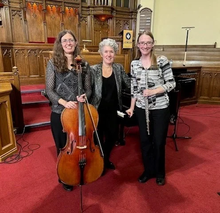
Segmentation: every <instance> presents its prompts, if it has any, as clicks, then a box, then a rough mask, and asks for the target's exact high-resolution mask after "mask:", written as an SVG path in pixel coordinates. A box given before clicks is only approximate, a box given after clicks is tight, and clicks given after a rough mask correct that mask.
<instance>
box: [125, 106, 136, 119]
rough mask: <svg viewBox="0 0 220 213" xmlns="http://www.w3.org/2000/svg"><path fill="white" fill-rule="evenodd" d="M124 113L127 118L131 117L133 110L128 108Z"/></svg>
mask: <svg viewBox="0 0 220 213" xmlns="http://www.w3.org/2000/svg"><path fill="white" fill-rule="evenodd" d="M126 113H127V114H128V116H129V117H132V115H133V114H134V110H133V109H131V108H129V109H128V110H126Z"/></svg>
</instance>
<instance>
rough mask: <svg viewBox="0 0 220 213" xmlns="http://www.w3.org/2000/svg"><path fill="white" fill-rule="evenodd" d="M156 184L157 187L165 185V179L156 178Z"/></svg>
mask: <svg viewBox="0 0 220 213" xmlns="http://www.w3.org/2000/svg"><path fill="white" fill-rule="evenodd" d="M156 183H157V185H158V186H163V185H164V184H165V178H156Z"/></svg>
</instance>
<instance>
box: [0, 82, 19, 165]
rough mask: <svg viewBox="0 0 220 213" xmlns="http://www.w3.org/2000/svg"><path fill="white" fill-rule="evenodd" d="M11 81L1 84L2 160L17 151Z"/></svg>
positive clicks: (0, 159)
mask: <svg viewBox="0 0 220 213" xmlns="http://www.w3.org/2000/svg"><path fill="white" fill-rule="evenodd" d="M11 91H12V86H11V84H10V83H1V84H0V162H1V161H4V160H5V159H6V158H7V157H9V156H10V155H12V154H13V153H15V152H16V151H17V145H16V139H15V134H14V131H13V121H12V114H11V103H10V93H11Z"/></svg>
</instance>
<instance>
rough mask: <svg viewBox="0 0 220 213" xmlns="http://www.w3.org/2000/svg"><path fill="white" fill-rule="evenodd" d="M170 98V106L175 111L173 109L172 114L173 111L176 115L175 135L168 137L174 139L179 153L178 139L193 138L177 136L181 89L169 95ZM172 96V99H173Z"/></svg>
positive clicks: (174, 123)
mask: <svg viewBox="0 0 220 213" xmlns="http://www.w3.org/2000/svg"><path fill="white" fill-rule="evenodd" d="M169 96H170V106H171V107H173V110H172V109H171V110H170V111H171V113H172V111H173V114H174V122H173V125H174V129H173V134H172V135H171V136H167V137H168V138H172V139H173V142H174V145H175V149H176V151H178V147H177V143H176V139H191V137H188V136H181V137H180V136H177V133H176V132H177V124H178V122H177V121H178V118H179V107H180V100H181V88H179V89H178V88H177V89H174V90H173V91H172V92H170V93H169ZM171 96H172V97H171ZM172 102H173V103H172Z"/></svg>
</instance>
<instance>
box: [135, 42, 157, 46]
mask: <svg viewBox="0 0 220 213" xmlns="http://www.w3.org/2000/svg"><path fill="white" fill-rule="evenodd" d="M138 44H139V45H140V46H144V45H147V46H151V45H152V44H153V42H152V41H147V42H144V41H142V42H138Z"/></svg>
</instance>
